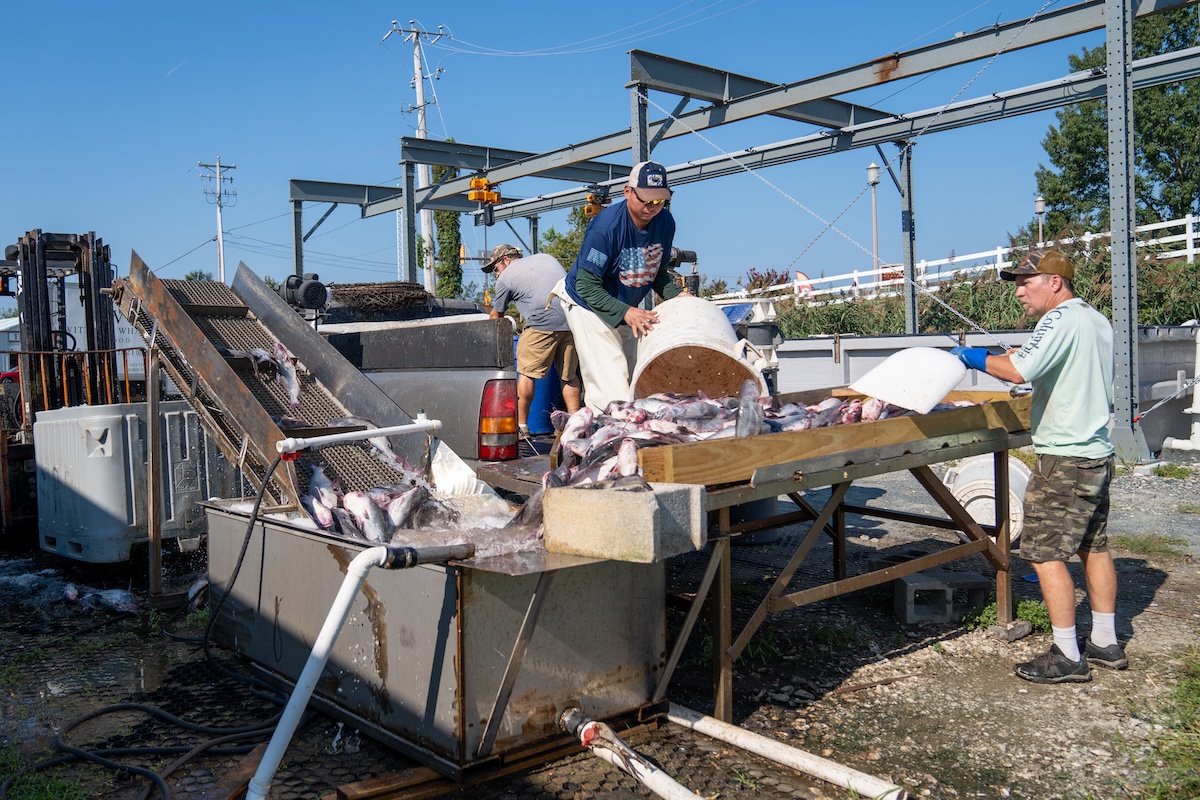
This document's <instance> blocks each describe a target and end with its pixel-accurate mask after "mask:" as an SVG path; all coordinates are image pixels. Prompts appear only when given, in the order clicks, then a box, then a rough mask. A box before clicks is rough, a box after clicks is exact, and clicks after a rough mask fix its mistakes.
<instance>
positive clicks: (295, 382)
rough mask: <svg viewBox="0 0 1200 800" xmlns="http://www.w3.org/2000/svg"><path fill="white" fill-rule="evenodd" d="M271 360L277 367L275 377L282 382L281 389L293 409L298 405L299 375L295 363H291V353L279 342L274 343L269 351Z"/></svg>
mask: <svg viewBox="0 0 1200 800" xmlns="http://www.w3.org/2000/svg"><path fill="white" fill-rule="evenodd" d="M271 360H272V361H274V362H275V366H276V367H278V369H277V371H276V372H275V377H276V378H278V379H279V382H280V383H282V384H283V389H284V391H285V392H287V398H288V405H289V406H290V407H292V408H293V409H296V408H299V407H300V376H299V375H297V374H296V365H295V364H293V363H292V355H291V353H289V352H288V350H287V348H286V347H284V346H283V345H282V344H280V343H279V342H276V343H275V347H274V348H273V350H272V353H271Z"/></svg>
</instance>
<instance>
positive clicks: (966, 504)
mask: <svg viewBox="0 0 1200 800" xmlns="http://www.w3.org/2000/svg"><path fill="white" fill-rule="evenodd" d="M995 473H996V467H995V458H994V457H993V456H992V455H990V454H989V455H979V456H971V457H970V458H964V459H963V460H962V461H960V462H959V463H958V464H957V465H956V466H953V467H951V468H950V469H949V470H947V472H946V477H944V478H942V483H944V484H946V487H947V488H948V489H949V490H950V493H951V494H953V495H954V497H955V499H957V500H958V502H959V503H961V504H962V507H963V508H965V509H966V511H967V513H968V514H970V515H971V518H972V519H973V520H975V521H976V522H978V523H980V524H986V525H994V524H995V523H996V480H995V477H996V476H995ZM1030 474H1031V473H1030V471H1029V467H1027V466H1025V464H1024V463H1023V462H1022V461H1020V460H1018V459H1016V458H1011V457H1010V458H1009V459H1008V532H1009V539H1010V541H1012V542H1016V540H1017V537H1019V536H1020V535H1021V529H1022V528H1023V527H1024V526H1025V508H1024V503H1025V487H1027V486H1028V485H1029V477H1030Z"/></svg>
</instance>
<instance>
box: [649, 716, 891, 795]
mask: <svg viewBox="0 0 1200 800" xmlns="http://www.w3.org/2000/svg"><path fill="white" fill-rule="evenodd" d="M667 719H669V720H670V721H671V722H674V723H675V724H676V725H683V726H684V727H686V728H691V729H692V730H694V731H696V732H697V733H703V734H704V735H705V736H711V737H712V738H714V739H720V740H721V741H722V742H726V743H728V744H732V745H734V746H735V747H740V748H742V749H743V750H747V751H749V752H751V753H754V754H755V755H759V756H762V757H763V758H768V759H770V760H771V761H774V762H776V763H778V764H783V765H784V766H786V767H791V768H792V769H795V770H798V771H800V772H804V773H807V774H809V775H812V776H814V777H817V778H820V779H821V780H823V781H826V782H827V783H832V784H834V785H835V786H841V787H842V788H845V789H850V790H851V791H853V792H855V793H856V794H858V795H860V796H862V797H873V798H877V799H881V800H906V799H907V798H908V792H907V791H905V790H904V788H903V787H900V786H897V785H896V784H894V783H888V782H887V781H885V780H881V779H879V778H876V777H874V776H873V775H867V774H866V773H865V772H859V771H858V770H856V769H851V768H850V767H847V766H844V765H842V764H838V763H837V762H835V761H830V760H829V759H826V758H821V757H820V756H814V755H813V754H812V753H806V752H804V751H803V750H799V749H797V748H795V747H792V746H790V745H786V744H784V743H782V742H777V741H775V740H774V739H769V738H767V737H766V736H760V735H759V734H757V733H751V732H750V731H748V730H746V729H745V728H739V727H738V726H736V725H730V724H729V723H727V722H721V721H720V720H718V719H714V718H713V717H709V716H705V715H704V714H701V713H699V712H697V711H692V710H691V709H690V708H684V707H683V706H677V705H675V704H674V703H671V706H670V709H669V711H668V712H667Z"/></svg>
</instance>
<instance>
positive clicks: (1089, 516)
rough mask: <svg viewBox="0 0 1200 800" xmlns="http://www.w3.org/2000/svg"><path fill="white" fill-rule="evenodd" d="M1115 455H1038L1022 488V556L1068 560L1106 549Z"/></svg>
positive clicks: (1041, 559)
mask: <svg viewBox="0 0 1200 800" xmlns="http://www.w3.org/2000/svg"><path fill="white" fill-rule="evenodd" d="M1115 463H1116V462H1115V459H1114V458H1113V457H1112V456H1108V457H1107V458H1073V457H1071V456H1050V455H1039V456H1038V460H1037V467H1036V468H1035V469H1034V471H1033V475H1032V476H1031V477H1030V479H1029V486H1028V488H1026V490H1025V524H1024V527H1023V528H1022V531H1021V558H1023V559H1025V560H1026V561H1066V560H1067V559H1069V558H1070V557H1071V556H1073V555H1075V553H1077V552H1079V551H1080V550H1083V551H1085V552H1094V553H1103V552H1105V551H1106V550H1108V485H1109V483H1110V482H1111V481H1112V474H1113V467H1114V465H1115Z"/></svg>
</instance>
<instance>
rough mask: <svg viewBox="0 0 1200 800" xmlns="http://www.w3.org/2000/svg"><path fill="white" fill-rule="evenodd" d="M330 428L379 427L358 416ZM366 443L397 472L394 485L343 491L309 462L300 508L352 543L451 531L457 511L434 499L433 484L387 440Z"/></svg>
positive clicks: (332, 423) (322, 526)
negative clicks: (440, 529) (402, 532)
mask: <svg viewBox="0 0 1200 800" xmlns="http://www.w3.org/2000/svg"><path fill="white" fill-rule="evenodd" d="M327 424H328V425H330V426H333V427H349V426H357V427H363V428H368V429H372V428H375V427H376V426H375V424H374V423H372V422H370V421H369V420H365V419H362V418H360V417H345V418H341V419H333V420H330V421H329V422H328V423H327ZM366 442H367V444H368V445H369V446H370V447H371V450H372V451H373V452H374V454H375V457H376V458H377V459H379V460H380V461H381V462H383V463H384V464H386V465H388V466H389V467H391V468H392V469H393V470H395V472H396V481H395V482H394V483H390V484H386V485H381V486H376V487H375V488H373V489H370V490H368V491H366V492H343V491H342V489H341V487H340V486H339V485H338V482H337V480H336V479H332V478H330V477H329V476H328V475H327V474H326V472H325V471H326V469H327V467H326V466H325V465H324V464H321V463H315V462H314V463H312V464H310V469H311V474H310V477H309V479H308V491H307V492H306V493H305V494H304V496H303V497H301V498H300V504H301V505H302V506H304V510H305V511H307V512H308V515H309V516H310V517H312V519H313V522H315V523H316V524H317V527H319V528H320V529H321V530H324V531H329V532H332V533H340V534H341V535H343V536H347V537H349V538H352V539H361V540H364V541H367V542H372V543H375V544H386V543H388V542H390V541H391V540H392V538H393V537H394V536H395V534H396V532H397V531H399V530H402V529H413V528H428V527H449V526H451V525H452V524H454V523H455V522H457V519H458V516H459V515H458V512H457V511H456V510H455V509H454V508H453V507H451V506H450V505H449V504H447V503H446V502H444V501H443V500H440V499H438V498H437V497H436V496H435V489H434V486H433V484H432V483H430V482H429V480H427V478H426V476H425V475H424V474H422V472H421V471H420V470H418V469H417V468H416V467H414V466H413V465H412V464H409V463H408V462H407V461H405V460H404V459H403V458H401V457H400V456H399V455H398V454H397V453H396V452H395V451H394V450H392V447H391V444H390V443H389V442H388V439H387V437H386V436H372V437H370V438H368V439H367V440H366Z"/></svg>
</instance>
